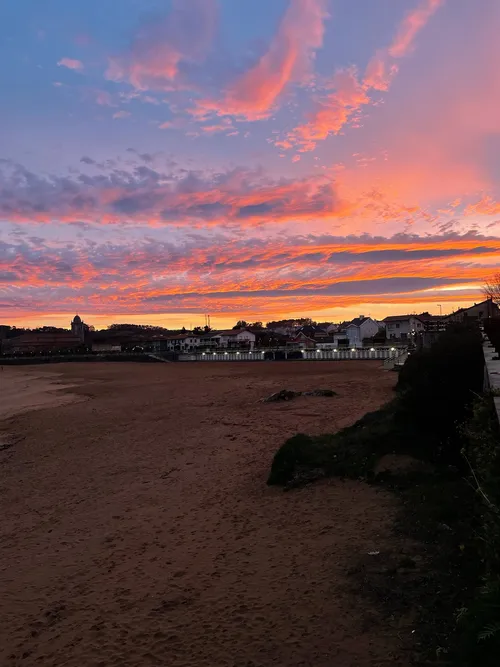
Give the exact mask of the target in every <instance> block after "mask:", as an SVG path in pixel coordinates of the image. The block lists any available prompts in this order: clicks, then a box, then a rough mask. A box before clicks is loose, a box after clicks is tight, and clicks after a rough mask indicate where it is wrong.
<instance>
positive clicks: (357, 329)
mask: <svg viewBox="0 0 500 667" xmlns="http://www.w3.org/2000/svg"><path fill="white" fill-rule="evenodd" d="M378 330H379V325H378V323H377V322H375V320H372V318H371V317H365V316H364V315H360V316H359V317H356V319H354V320H352V322H350V323H349V324H348V325H347V326H346V328H345V331H346V334H347V338H348V339H349V345H351V346H352V347H361V346H362V345H363V339H364V338H372V337H373V336H375V334H377V333H378Z"/></svg>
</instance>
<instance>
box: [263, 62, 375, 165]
mask: <svg viewBox="0 0 500 667" xmlns="http://www.w3.org/2000/svg"><path fill="white" fill-rule="evenodd" d="M330 85H331V86H332V87H333V88H334V92H333V93H331V94H330V95H328V96H326V97H324V98H323V99H322V100H321V101H320V102H319V103H318V106H317V108H316V110H315V111H314V112H313V113H312V114H310V115H309V117H308V120H307V122H306V123H304V124H303V125H299V126H298V127H296V128H295V129H294V130H292V131H291V132H289V133H288V134H287V136H286V139H285V140H283V141H277V142H276V145H277V146H279V147H280V148H285V149H286V148H292V147H293V146H297V145H298V146H299V147H300V148H299V151H300V152H307V151H312V150H314V148H315V147H316V144H317V143H318V141H322V140H324V139H326V138H327V137H328V136H329V135H330V134H338V133H339V132H340V131H341V130H342V128H343V127H344V126H345V125H346V124H347V122H348V121H349V120H350V119H351V118H352V117H353V115H354V114H355V113H356V112H357V111H358V110H359V109H360V107H361V106H363V105H364V104H368V103H369V102H370V98H369V97H368V95H367V94H366V90H365V88H364V87H363V85H362V84H360V83H359V81H358V79H357V74H356V70H355V69H354V68H350V69H348V70H343V71H339V72H337V73H336V74H335V76H334V77H333V81H332V83H331V84H330Z"/></svg>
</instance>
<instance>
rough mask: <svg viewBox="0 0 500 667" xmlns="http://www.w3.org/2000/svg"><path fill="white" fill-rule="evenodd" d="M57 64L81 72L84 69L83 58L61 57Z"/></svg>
mask: <svg viewBox="0 0 500 667" xmlns="http://www.w3.org/2000/svg"><path fill="white" fill-rule="evenodd" d="M57 64H58V66H59V67H67V68H68V69H72V70H75V71H76V72H81V71H82V70H83V63H82V62H81V60H75V59H73V58H61V60H59V62H58V63H57Z"/></svg>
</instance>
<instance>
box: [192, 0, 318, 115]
mask: <svg viewBox="0 0 500 667" xmlns="http://www.w3.org/2000/svg"><path fill="white" fill-rule="evenodd" d="M325 7H326V5H325V0H292V1H291V2H290V5H289V7H288V9H287V11H286V12H285V15H284V17H283V19H282V21H281V24H280V26H279V29H278V32H277V34H276V35H275V37H274V38H273V40H272V41H271V44H270V45H269V48H268V50H267V51H266V52H265V53H264V55H263V56H262V57H261V58H260V60H259V61H258V62H257V63H256V64H255V65H254V66H253V67H252V68H251V69H249V70H248V71H247V72H245V73H244V74H243V75H242V76H241V77H240V78H238V79H236V80H235V81H233V83H232V84H231V85H230V86H229V87H228V88H227V89H226V91H225V94H224V97H223V98H222V99H221V100H208V99H207V100H202V101H200V102H199V103H198V107H197V108H196V109H195V110H193V115H195V116H196V115H198V116H201V117H207V116H208V115H210V114H216V115H219V116H225V115H231V116H236V117H238V118H241V119H244V120H249V121H255V120H262V119H265V118H268V117H269V116H270V115H271V113H272V112H273V110H274V108H275V105H276V103H277V100H278V98H279V97H280V96H281V95H282V93H283V92H284V91H285V89H286V87H287V86H288V85H289V84H290V83H292V82H299V83H300V82H304V81H305V80H307V77H308V75H309V74H310V66H311V62H312V60H313V59H314V53H315V51H316V50H317V49H319V48H320V47H321V46H322V44H323V33H324V21H325V19H326V18H327V16H328V14H327V12H326V8H325Z"/></svg>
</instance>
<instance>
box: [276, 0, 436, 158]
mask: <svg viewBox="0 0 500 667" xmlns="http://www.w3.org/2000/svg"><path fill="white" fill-rule="evenodd" d="M443 1H444V0H422V2H421V4H420V5H419V7H417V9H415V10H413V11H412V12H410V13H409V14H407V16H406V17H405V18H404V19H403V21H402V23H401V25H400V26H399V28H398V31H397V33H396V37H395V38H394V41H393V42H392V44H391V45H390V46H389V48H388V49H382V50H380V51H378V52H377V53H376V55H375V56H374V57H373V58H372V60H371V61H370V62H369V63H368V66H367V68H366V72H365V76H364V79H363V81H362V82H359V81H358V78H357V74H356V72H355V70H353V68H351V69H349V70H344V71H342V70H341V71H339V72H337V73H336V74H335V75H334V77H333V80H332V82H329V83H327V84H326V85H325V89H328V88H330V87H332V88H333V89H334V92H333V93H329V94H327V95H325V96H323V97H322V98H321V99H320V100H319V101H318V103H317V105H316V108H315V110H314V111H313V112H312V113H310V114H309V116H308V117H307V120H306V122H305V123H303V124H302V125H299V126H297V127H296V128H295V129H293V130H292V131H291V132H289V133H288V134H287V135H286V137H285V139H284V140H282V141H278V142H276V145H277V146H278V147H280V148H284V149H289V148H294V147H296V146H298V150H299V151H300V152H308V151H312V150H314V149H315V148H316V145H317V143H318V142H319V141H323V140H324V139H326V138H327V137H328V136H330V135H332V134H339V133H340V132H341V130H342V128H343V127H344V126H345V125H347V124H348V123H349V121H351V120H352V119H353V118H354V117H355V115H356V113H357V112H359V110H360V109H361V108H362V107H363V106H365V105H368V104H371V103H372V100H371V99H370V97H369V95H368V93H369V92H370V91H371V90H378V91H387V90H388V89H389V86H390V83H391V81H392V78H393V77H394V76H395V75H396V73H397V71H398V68H397V65H396V64H395V63H394V62H390V61H391V59H397V58H402V57H403V56H404V55H406V54H407V53H408V52H409V50H410V49H411V47H412V46H413V43H414V41H415V38H416V36H417V34H418V32H419V31H420V30H421V29H422V28H423V27H424V26H425V25H426V23H427V22H428V20H429V19H430V18H431V16H432V15H433V14H434V12H435V11H436V10H437V9H438V7H439V6H440V5H441V4H442V3H443Z"/></svg>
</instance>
